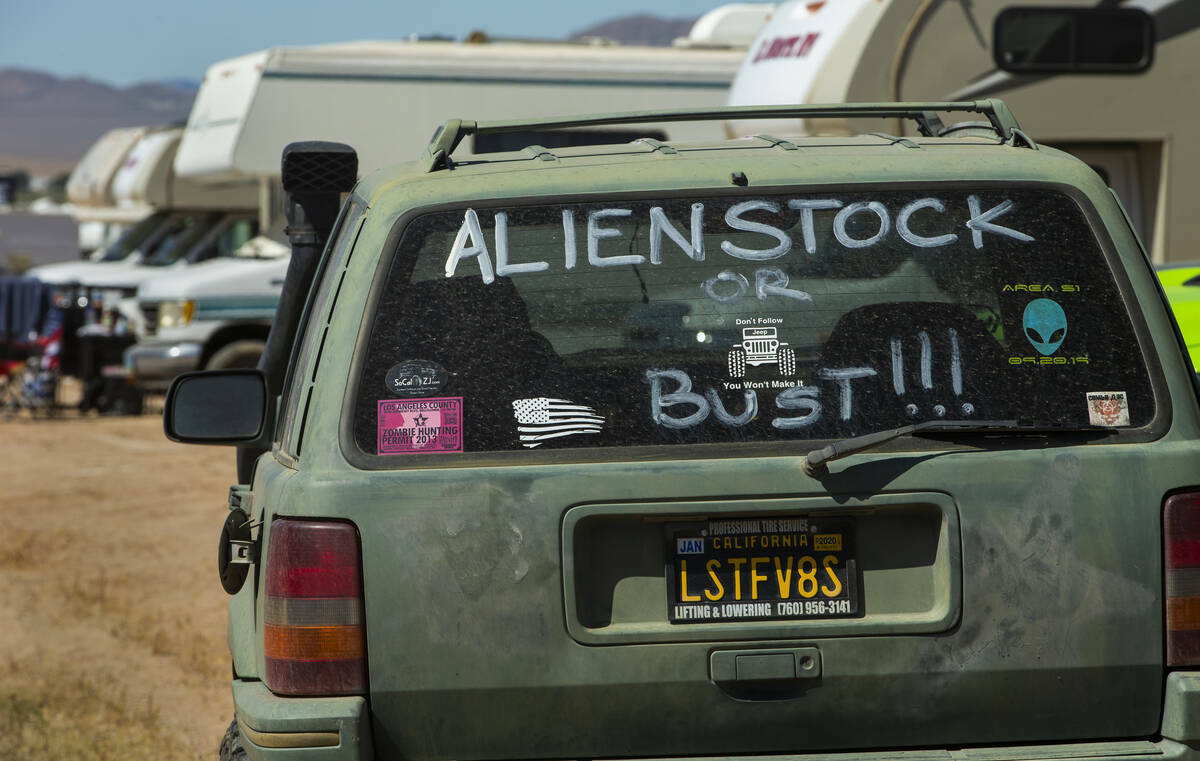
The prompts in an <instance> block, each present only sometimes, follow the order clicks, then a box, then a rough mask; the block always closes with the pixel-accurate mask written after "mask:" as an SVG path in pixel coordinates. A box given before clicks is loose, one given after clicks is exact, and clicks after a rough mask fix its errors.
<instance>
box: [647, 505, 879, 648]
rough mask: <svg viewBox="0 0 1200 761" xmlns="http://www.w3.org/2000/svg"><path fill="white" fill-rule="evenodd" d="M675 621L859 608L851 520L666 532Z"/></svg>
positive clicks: (740, 522) (847, 612) (840, 613)
mask: <svg viewBox="0 0 1200 761" xmlns="http://www.w3.org/2000/svg"><path fill="white" fill-rule="evenodd" d="M667 537H668V539H667V557H668V562H667V564H666V567H667V617H668V619H669V620H670V622H671V623H673V624H694V623H715V622H720V621H758V620H789V619H814V618H844V617H849V616H856V615H858V612H859V593H858V578H857V572H856V567H855V554H854V551H855V546H854V521H853V519H851V518H814V517H811V516H808V517H785V518H778V517H772V518H730V519H721V520H709V521H704V522H696V523H687V524H674V525H671V526H669V527H668V530H667Z"/></svg>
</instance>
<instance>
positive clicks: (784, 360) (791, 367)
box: [775, 349, 796, 378]
mask: <svg viewBox="0 0 1200 761" xmlns="http://www.w3.org/2000/svg"><path fill="white" fill-rule="evenodd" d="M775 357H776V359H778V360H779V374H780V375H782V376H784V377H786V378H790V377H791V376H793V375H795V374H796V350H795V349H780V350H779V351H778V352H777V353H776V355H775Z"/></svg>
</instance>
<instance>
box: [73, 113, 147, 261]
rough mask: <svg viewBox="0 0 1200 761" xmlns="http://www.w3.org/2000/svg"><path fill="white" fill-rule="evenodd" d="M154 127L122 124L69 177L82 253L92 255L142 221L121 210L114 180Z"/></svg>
mask: <svg viewBox="0 0 1200 761" xmlns="http://www.w3.org/2000/svg"><path fill="white" fill-rule="evenodd" d="M150 130H151V128H150V127H121V128H118V129H111V130H109V131H108V132H105V133H104V134H103V135H101V136H100V139H99V140H97V141H96V142H95V143H93V144H92V147H91V148H89V149H88V152H87V153H85V154H84V155H83V158H82V159H80V160H79V163H78V164H76V165H75V168H74V169H73V170H72V171H71V176H70V177H69V178H68V179H67V200H68V201H69V202H70V204H71V206H72V207H73V208H74V214H75V219H76V220H77V221H78V222H79V253H80V256H88V255H90V254H91V253H93V252H94V251H96V250H98V249H100V248H103V247H104V246H106V245H108V244H110V243H112V242H113V241H114V240H116V238H117V236H119V235H120V234H121V232H122V231H123V230H124V229H125V228H126V227H128V226H129V225H131V224H133V223H134V222H137V221H138V219H139V218H138V217H136V216H134V213H133V212H132V210H119V209H117V208H116V204H115V201H114V197H113V187H112V181H113V178H114V176H115V175H116V174H117V173H118V172H119V171H120V170H121V168H122V167H123V166H124V164H125V161H126V157H127V156H129V154H130V151H132V150H133V148H134V146H135V145H137V143H138V141H139V140H141V139H142V137H143V136H145V135H146V134H147V133H148V132H149V131H150Z"/></svg>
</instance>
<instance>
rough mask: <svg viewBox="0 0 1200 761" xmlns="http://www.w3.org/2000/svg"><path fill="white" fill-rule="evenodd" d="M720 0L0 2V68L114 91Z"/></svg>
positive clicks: (677, 10) (698, 7)
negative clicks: (313, 49)
mask: <svg viewBox="0 0 1200 761" xmlns="http://www.w3.org/2000/svg"><path fill="white" fill-rule="evenodd" d="M721 4H722V2H721V0H604V2H592V3H588V2H570V1H569V0H425V1H424V2H414V1H413V0H392V1H391V2H387V1H386V0H361V1H360V0H345V1H344V2H340V3H328V2H326V3H322V2H317V1H316V0H287V1H286V2H285V1H284V0H110V1H106V0H0V68H2V67H6V66H21V67H26V68H33V69H42V70H45V71H49V72H52V73H54V74H57V75H60V76H73V75H85V76H88V77H91V78H93V79H100V80H103V81H106V82H112V83H114V84H119V85H127V84H131V83H133V82H139V81H143V80H147V79H174V78H187V79H195V80H199V79H200V77H201V76H203V74H204V70H205V69H206V68H207V67H208V65H209V64H210V63H213V62H214V61H219V60H221V59H223V58H230V57H233V56H236V55H241V54H242V53H249V52H251V51H253V50H261V49H263V48H268V47H271V46H274V45H307V44H313V43H319V42H335V41H341V40H361V39H398V38H402V37H407V36H408V35H410V34H432V33H440V34H446V35H450V36H453V37H456V38H461V37H463V36H464V35H466V34H467V33H468V32H470V31H472V30H474V29H482V30H484V31H486V32H488V33H489V34H492V35H497V36H520V37H564V36H566V35H568V34H570V33H571V32H574V31H577V30H579V29H582V28H584V27H587V26H590V25H591V24H594V23H595V22H597V21H602V20H606V19H609V18H613V17H616V16H624V15H629V14H633V13H653V14H654V15H656V16H660V17H663V18H692V17H695V16H699V15H700V14H702V13H704V12H705V11H707V10H710V9H712V8H715V7H716V6H718V5H721Z"/></svg>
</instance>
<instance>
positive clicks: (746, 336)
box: [729, 328, 796, 378]
mask: <svg viewBox="0 0 1200 761" xmlns="http://www.w3.org/2000/svg"><path fill="white" fill-rule="evenodd" d="M746 365H750V366H752V367H759V366H761V365H777V366H778V367H779V374H780V375H783V376H787V377H791V376H793V375H795V374H796V350H795V349H792V348H790V347H788V345H787V344H786V343H780V341H779V331H778V330H777V329H776V328H742V342H741V343H740V344H735V345H734V348H733V349H731V350H730V352H729V375H730V376H731V377H734V378H741V377H743V376H745V375H746Z"/></svg>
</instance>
